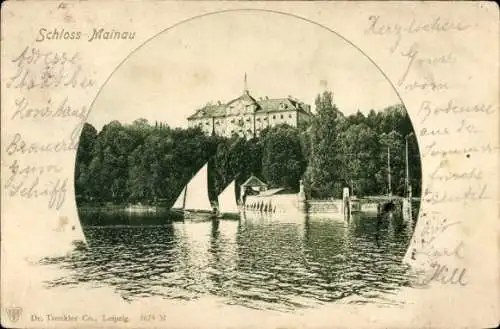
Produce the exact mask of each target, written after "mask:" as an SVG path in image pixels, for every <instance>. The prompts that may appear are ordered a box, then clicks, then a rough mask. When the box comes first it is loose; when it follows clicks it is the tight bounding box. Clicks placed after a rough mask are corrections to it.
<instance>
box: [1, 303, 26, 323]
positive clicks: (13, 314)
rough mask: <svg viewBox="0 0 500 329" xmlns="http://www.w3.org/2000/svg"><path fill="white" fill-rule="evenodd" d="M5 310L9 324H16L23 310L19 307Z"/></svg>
mask: <svg viewBox="0 0 500 329" xmlns="http://www.w3.org/2000/svg"><path fill="white" fill-rule="evenodd" d="M5 310H6V312H7V316H8V317H9V320H10V321H11V322H17V321H18V320H19V319H20V318H21V314H23V308H22V307H19V306H17V307H7V308H6V309H5Z"/></svg>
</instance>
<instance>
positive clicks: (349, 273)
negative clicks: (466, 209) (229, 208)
mask: <svg viewBox="0 0 500 329" xmlns="http://www.w3.org/2000/svg"><path fill="white" fill-rule="evenodd" d="M88 216H92V214H89V215H88ZM163 221H164V223H167V224H164V225H148V226H145V225H137V226H131V225H126V226H86V227H84V231H85V234H86V237H87V240H88V242H89V246H90V248H88V249H86V250H75V251H74V252H73V253H72V254H71V255H70V256H68V257H62V258H50V259H44V260H43V261H42V263H44V264H47V263H48V264H59V266H61V267H62V268H64V269H69V270H70V273H71V274H70V275H67V276H63V277H60V278H56V279H54V280H51V281H50V282H47V285H48V286H49V287H57V286H62V285H65V286H68V285H69V286H74V285H78V284H79V283H82V282H90V283H92V284H93V285H97V286H99V285H104V286H112V287H114V288H115V289H116V291H117V292H118V293H119V294H120V295H121V296H122V297H123V298H124V299H127V300H129V299H136V298H140V297H145V296H162V297H164V298H181V299H188V300H191V299H196V298H199V297H200V296H204V295H212V296H219V297H223V298H224V300H225V301H226V302H227V303H230V304H240V305H244V306H246V307H253V308H266V309H278V310H293V309H296V308H298V307H307V306H314V305H317V304H321V303H325V302H334V301H336V300H339V299H342V298H344V297H348V296H349V297H359V298H360V300H362V301H363V302H366V300H367V299H373V300H375V299H374V298H376V297H378V296H379V294H381V293H386V292H391V291H394V290H396V289H398V287H400V286H401V285H406V284H408V276H407V271H406V268H405V267H404V266H403V265H402V264H401V261H402V257H403V255H404V252H405V251H406V247H407V244H408V242H409V239H410V236H411V228H412V227H411V225H404V223H402V221H401V220H400V219H398V218H390V217H388V216H385V217H378V218H377V217H359V216H354V217H353V218H351V220H350V221H349V222H346V221H344V220H343V219H331V218H306V217H305V216H304V215H300V214H295V215H293V216H279V217H276V216H275V217H266V216H261V215H260V214H248V215H247V216H244V217H242V218H241V219H240V220H239V221H238V220H224V219H223V220H220V221H214V222H201V223H193V222H171V221H169V219H168V218H163Z"/></svg>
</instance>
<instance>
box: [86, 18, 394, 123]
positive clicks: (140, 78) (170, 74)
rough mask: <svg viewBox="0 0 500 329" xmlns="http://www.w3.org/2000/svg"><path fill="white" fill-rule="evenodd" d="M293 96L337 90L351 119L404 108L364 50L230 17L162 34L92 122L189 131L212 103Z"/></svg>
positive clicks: (100, 100) (104, 95)
mask: <svg viewBox="0 0 500 329" xmlns="http://www.w3.org/2000/svg"><path fill="white" fill-rule="evenodd" d="M245 74H246V75H247V84H248V89H249V91H250V94H251V95H252V96H253V97H254V98H255V99H257V100H258V99H259V98H261V97H262V98H264V97H266V96H267V97H269V98H283V97H288V96H289V95H290V96H293V97H295V98H298V99H299V100H301V101H303V102H305V103H307V104H310V105H311V106H312V108H313V110H314V99H315V98H316V95H317V94H318V93H321V92H323V91H325V90H329V91H332V92H333V94H334V102H335V103H336V105H337V107H338V108H339V109H340V110H341V111H342V112H344V114H346V115H348V114H351V113H354V112H356V111H357V110H358V109H359V110H360V111H361V112H363V113H367V112H368V111H369V110H370V109H375V110H382V109H384V108H385V107H387V106H388V105H393V104H397V103H400V100H399V98H398V97H397V95H396V93H395V92H394V90H393V89H392V86H391V85H390V84H389V82H388V81H387V80H386V79H385V78H384V76H383V75H382V74H381V73H380V71H378V69H377V68H376V66H375V65H373V64H372V63H371V62H370V61H369V60H368V59H367V58H366V57H365V56H364V55H363V54H362V53H361V52H360V51H359V50H357V49H356V48H354V47H353V46H352V45H350V44H349V43H347V42H346V41H345V40H343V39H342V38H340V37H339V36H337V35H336V34H334V33H332V32H330V31H328V30H326V29H324V28H322V27H320V26H317V25H315V24H312V23H310V22H306V21H302V20H299V19H297V18H294V17H289V16H284V15H278V14H273V13H262V12H259V13H257V12H229V13H221V14H216V15H211V16H205V17H201V18H197V19H194V20H191V21H188V22H185V23H183V24H180V25H179V26H177V27H174V28H172V29H170V30H167V31H166V32H164V33H162V34H160V35H159V36H157V37H156V38H154V39H152V40H151V41H149V42H148V43H147V44H145V45H144V46H143V47H141V48H140V49H139V50H138V51H137V52H135V53H133V54H132V55H131V56H130V57H129V58H128V59H127V60H126V62H125V63H124V64H123V65H122V66H121V67H119V68H118V69H117V70H116V72H115V73H114V74H113V76H112V77H111V78H110V80H109V81H108V83H107V84H106V85H105V86H104V87H103V89H102V91H101V93H100V94H99V95H98V96H97V98H96V100H95V103H94V105H93V107H92V109H91V113H90V115H89V119H88V121H89V122H90V123H91V124H93V125H94V126H95V127H96V128H97V129H98V130H100V129H101V128H102V126H103V125H104V124H106V123H108V122H110V121H112V120H118V121H120V122H122V123H131V122H132V121H134V120H135V119H138V118H145V119H147V120H148V121H149V122H150V123H153V124H154V122H155V121H159V122H163V123H167V124H168V125H170V126H171V127H187V117H188V116H189V115H191V114H193V113H194V112H195V111H196V109H199V108H201V107H203V106H204V105H205V104H207V103H208V102H212V103H216V102H217V101H221V102H229V101H230V100H232V99H234V98H237V97H238V96H240V95H241V94H242V92H243V88H244V82H243V81H244V76H245Z"/></svg>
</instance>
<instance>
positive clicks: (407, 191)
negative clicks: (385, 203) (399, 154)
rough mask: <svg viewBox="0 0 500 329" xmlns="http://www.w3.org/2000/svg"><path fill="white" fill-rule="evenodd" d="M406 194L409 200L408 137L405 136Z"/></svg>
mask: <svg viewBox="0 0 500 329" xmlns="http://www.w3.org/2000/svg"><path fill="white" fill-rule="evenodd" d="M406 195H407V197H408V199H409V200H410V201H411V184H410V164H409V161H408V137H407V138H406Z"/></svg>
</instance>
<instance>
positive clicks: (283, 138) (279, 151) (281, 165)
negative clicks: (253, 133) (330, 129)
mask: <svg viewBox="0 0 500 329" xmlns="http://www.w3.org/2000/svg"><path fill="white" fill-rule="evenodd" d="M262 139H263V140H262V143H263V150H262V174H263V176H264V178H265V179H266V180H267V182H268V183H269V184H270V186H272V187H290V188H293V189H296V190H297V189H298V185H299V181H300V179H301V177H302V175H303V173H304V170H305V164H306V161H305V158H304V156H303V154H302V147H301V143H300V138H299V133H298V130H297V129H296V128H292V127H290V126H288V125H281V126H276V127H273V128H271V129H269V130H267V131H265V132H264V133H263V135H262Z"/></svg>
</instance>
